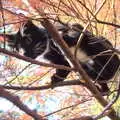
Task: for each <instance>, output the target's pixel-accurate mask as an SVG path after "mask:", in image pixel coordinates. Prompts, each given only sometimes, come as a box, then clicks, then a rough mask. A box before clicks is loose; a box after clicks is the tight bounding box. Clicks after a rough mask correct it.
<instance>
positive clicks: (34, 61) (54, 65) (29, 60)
mask: <svg viewBox="0 0 120 120" xmlns="http://www.w3.org/2000/svg"><path fill="white" fill-rule="evenodd" d="M0 52H2V53H4V54H7V55H10V56H13V57H16V58H18V59H21V60H24V61H26V62H30V63H32V64H36V65H41V66H45V67H54V68H57V69H64V70H69V71H71V70H75V69H73V68H70V67H66V66H64V65H57V64H52V63H50V64H48V63H43V62H39V61H36V60H34V59H32V58H29V57H25V56H21V55H19V54H18V53H15V52H10V51H8V50H5V49H3V48H0Z"/></svg>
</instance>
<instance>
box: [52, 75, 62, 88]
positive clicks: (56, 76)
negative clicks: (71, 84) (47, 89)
mask: <svg viewBox="0 0 120 120" xmlns="http://www.w3.org/2000/svg"><path fill="white" fill-rule="evenodd" d="M51 80H52V81H51V85H52V88H54V87H55V84H56V83H59V82H61V81H63V80H64V78H62V77H60V76H58V75H56V74H55V75H53V76H52V77H51Z"/></svg>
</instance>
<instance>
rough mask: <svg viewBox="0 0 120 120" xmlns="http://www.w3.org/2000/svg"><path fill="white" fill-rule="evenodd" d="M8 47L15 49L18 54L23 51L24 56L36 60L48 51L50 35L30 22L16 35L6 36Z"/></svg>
mask: <svg viewBox="0 0 120 120" xmlns="http://www.w3.org/2000/svg"><path fill="white" fill-rule="evenodd" d="M6 37H7V39H8V40H7V41H8V45H9V46H11V47H14V49H16V50H17V51H18V52H20V50H22V52H23V55H24V56H27V57H31V58H33V59H34V58H36V57H37V56H39V55H41V54H42V53H43V52H44V50H45V49H46V42H47V39H48V35H47V33H46V30H45V29H44V28H39V27H37V26H36V25H34V24H33V23H32V21H30V20H28V21H27V22H26V23H24V24H23V25H22V26H21V28H20V29H19V31H18V32H17V33H16V34H11V35H6Z"/></svg>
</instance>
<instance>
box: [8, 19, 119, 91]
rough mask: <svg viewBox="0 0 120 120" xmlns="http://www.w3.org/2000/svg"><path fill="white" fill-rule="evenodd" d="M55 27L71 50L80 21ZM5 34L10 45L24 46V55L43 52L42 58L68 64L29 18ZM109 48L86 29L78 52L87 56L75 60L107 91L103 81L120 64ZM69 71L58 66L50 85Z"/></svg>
mask: <svg viewBox="0 0 120 120" xmlns="http://www.w3.org/2000/svg"><path fill="white" fill-rule="evenodd" d="M56 26H57V25H56ZM57 29H58V31H60V32H62V33H61V35H62V36H63V39H64V40H65V42H66V43H67V44H68V46H69V47H70V49H71V48H72V47H75V45H76V44H77V41H78V38H79V36H80V34H81V32H82V30H83V27H82V26H81V25H79V24H73V25H72V26H71V28H68V27H67V26H64V25H62V24H61V25H60V26H59V27H58V26H57ZM9 36H10V37H9ZM11 36H12V37H11ZM7 37H8V43H9V45H12V47H15V49H16V50H17V51H19V49H20V48H22V49H24V55H25V56H27V57H31V58H33V59H35V58H37V57H38V56H40V55H43V57H44V59H47V60H49V61H50V62H52V63H55V64H59V65H66V66H70V65H69V63H68V61H67V60H66V58H65V56H64V55H63V52H62V51H61V49H59V46H58V45H57V44H56V43H54V40H53V39H52V37H51V36H50V34H49V33H48V32H47V30H46V29H44V28H39V27H37V26H35V25H34V24H33V23H32V22H31V21H28V22H27V23H25V24H24V25H23V27H22V28H21V29H20V30H19V31H18V32H17V33H16V34H14V35H8V36H7ZM13 38H14V39H13ZM11 43H12V44H11ZM112 47H113V46H112V44H111V43H110V42H109V41H108V40H107V39H106V38H103V37H96V36H94V35H92V34H91V33H90V32H89V31H87V30H86V31H85V32H84V36H83V38H82V41H81V44H80V48H79V51H78V52H81V51H82V52H83V53H84V54H86V56H88V58H89V59H88V60H84V59H83V60H81V59H80V56H78V59H79V60H80V64H81V65H82V67H83V68H84V70H85V71H86V73H87V74H88V75H89V76H90V77H91V78H92V79H93V80H96V81H97V82H98V83H99V85H101V91H102V92H105V91H108V90H109V89H108V86H107V83H106V82H107V81H108V80H110V79H112V78H113V76H114V75H115V73H116V71H117V69H118V67H119V65H120V60H119V58H118V56H117V55H116V54H114V52H112V51H111V50H110V48H112ZM90 61H92V63H91V62H90ZM103 68H104V69H103ZM68 73H69V71H66V70H59V69H57V70H56V73H55V74H54V75H53V76H52V78H51V79H52V84H54V83H56V82H60V81H63V80H64V79H65V78H66V77H67V75H68ZM103 81H105V82H103Z"/></svg>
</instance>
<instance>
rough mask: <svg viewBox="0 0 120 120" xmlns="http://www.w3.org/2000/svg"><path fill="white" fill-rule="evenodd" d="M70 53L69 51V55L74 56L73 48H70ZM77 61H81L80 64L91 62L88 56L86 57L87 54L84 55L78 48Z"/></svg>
mask: <svg viewBox="0 0 120 120" xmlns="http://www.w3.org/2000/svg"><path fill="white" fill-rule="evenodd" d="M70 51H71V53H72V54H73V55H74V52H75V46H73V47H70ZM77 59H78V60H79V61H81V62H88V61H91V60H92V59H91V58H90V57H89V56H87V54H86V53H85V52H84V51H82V50H81V49H80V48H79V49H78V51H77Z"/></svg>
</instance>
